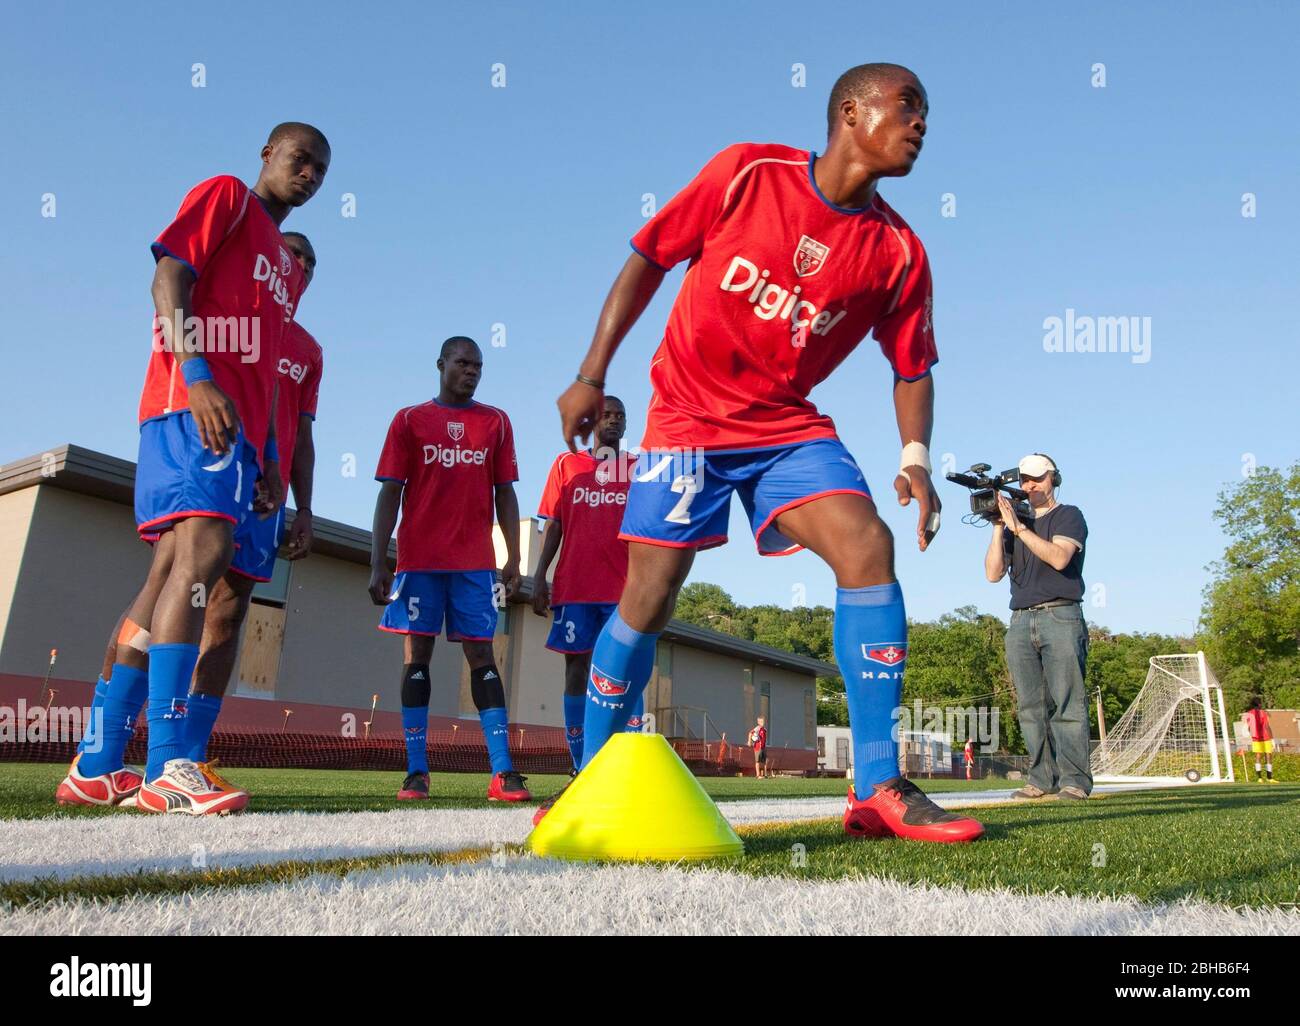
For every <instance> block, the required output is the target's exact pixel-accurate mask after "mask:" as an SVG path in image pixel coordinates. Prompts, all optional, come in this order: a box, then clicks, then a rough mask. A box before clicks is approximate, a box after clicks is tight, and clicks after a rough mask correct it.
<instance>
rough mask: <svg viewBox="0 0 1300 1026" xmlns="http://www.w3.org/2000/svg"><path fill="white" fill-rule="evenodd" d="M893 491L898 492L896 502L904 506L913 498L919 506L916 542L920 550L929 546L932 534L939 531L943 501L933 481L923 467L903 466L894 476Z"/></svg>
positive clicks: (932, 537)
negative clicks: (940, 499)
mask: <svg viewBox="0 0 1300 1026" xmlns="http://www.w3.org/2000/svg"><path fill="white" fill-rule="evenodd" d="M894 491H896V492H898V504H899V505H900V506H906V505H907V504H908V503H910V502H911V501H912V500H913V499H915V500H916V502H917V505H918V506H920V510H919V511H918V512H919V514H920V515H919V518H918V520H917V523H916V544H917V547H918V548H920V550H921V551H922V552H924V551H925V550H926V549H928V548H929V547H930V542H932V541H934V536H935V535H936V534H938V533H939V511H940V510H941V509H943V503H941V502H940V501H939V496H938V494H937V493H936V492H935V490H934V482H933V481H932V480H930V473H929V471H927V470H926V469H925V468H924V467H918V466H915V465H914V466H910V467H904V468H903V470H902V472H901V473H899V475H898V476H897V477H896V478H894Z"/></svg>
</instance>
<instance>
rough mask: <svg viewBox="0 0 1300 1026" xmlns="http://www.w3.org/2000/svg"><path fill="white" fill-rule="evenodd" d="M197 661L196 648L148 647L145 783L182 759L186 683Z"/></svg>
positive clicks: (177, 646)
mask: <svg viewBox="0 0 1300 1026" xmlns="http://www.w3.org/2000/svg"><path fill="white" fill-rule="evenodd" d="M198 661H199V646H198V645H186V644H169V645H150V646H149V713H148V716H149V764H148V766H147V767H146V768H145V777H144V778H145V780H146V781H154V780H157V779H158V778H159V777H160V776H162V773H163V769H164V768H165V766H166V765H167V763H168V762H169V761H170V760H172V759H184V758H185V757H186V756H185V714H186V709H187V707H188V701H187V700H188V696H189V693H190V680H191V678H193V676H194V667H195V665H196V664H197V663H198Z"/></svg>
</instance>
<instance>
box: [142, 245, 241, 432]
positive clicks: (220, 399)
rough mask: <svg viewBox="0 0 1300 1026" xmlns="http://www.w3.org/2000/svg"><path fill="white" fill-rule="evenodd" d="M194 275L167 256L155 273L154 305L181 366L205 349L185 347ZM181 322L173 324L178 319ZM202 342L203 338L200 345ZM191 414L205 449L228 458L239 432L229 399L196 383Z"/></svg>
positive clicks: (191, 390) (214, 387)
mask: <svg viewBox="0 0 1300 1026" xmlns="http://www.w3.org/2000/svg"><path fill="white" fill-rule="evenodd" d="M193 288H194V274H193V272H191V271H190V269H189V268H188V267H186V266H185V265H184V264H183V263H181V261H179V260H176V259H174V258H173V257H169V256H164V257H162V258H161V259H160V260H159V261H158V263H157V264H156V265H155V266H154V270H153V287H152V290H151V291H152V293H153V305H154V310H155V312H156V313H157V315H158V323H159V324H160V325H161V326H162V329H163V332H164V336H165V338H166V342H167V346H168V348H169V349H170V350H171V352H172V355H173V356H174V357H175V359H176V363H177V364H178V365H179V366H182V367H183V366H184V365H185V362H186V361H187V360H192V359H194V357H196V356H201V355H202V351H201V350H202V347H201V345H200V348H199V350H198V351H195V352H187V351H186V347H185V345H184V340H185V327H184V326H185V324H186V323H197V322H191V321H190V318H191V317H192V316H193V314H194V307H193V304H192V302H191V292H192V290H193ZM178 316H179V317H180V323H179V324H174V323H173V321H174V320H175V318H176V317H178ZM201 342H202V339H200V343H201ZM189 394H190V413H191V414H192V415H193V417H194V423H195V424H196V425H197V426H198V429H199V438H200V439H201V440H202V441H203V447H204V448H205V449H207V450H209V451H210V452H214V453H216V454H217V455H219V456H223V455H225V454H226V453H227V452H228V451H229V450H230V446H231V444H232V443H233V442H234V440H235V436H236V434H237V433H238V431H239V414H238V413H237V412H236V411H235V404H234V403H233V402H231V400H230V397H229V396H228V395H226V393H225V392H223V391H221V389H220V388H218V387H217V385H216V383H215V382H213V381H196V382H195V383H194V384H193V385H191V386H190V388H189Z"/></svg>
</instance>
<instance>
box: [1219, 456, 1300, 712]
mask: <svg viewBox="0 0 1300 1026" xmlns="http://www.w3.org/2000/svg"><path fill="white" fill-rule="evenodd" d="M1214 519H1215V520H1217V521H1218V522H1219V525H1220V526H1221V527H1222V528H1223V532H1224V534H1226V535H1227V536H1228V538H1229V543H1228V547H1227V548H1226V550H1225V551H1224V553H1223V558H1222V559H1220V560H1218V561H1217V562H1215V563H1212V564H1211V565H1210V567H1209V568H1208V569H1209V570H1210V571H1211V573H1212V575H1213V577H1212V580H1211V581H1210V583H1209V584H1208V585H1207V586H1206V589H1205V596H1204V598H1205V601H1204V604H1203V606H1202V609H1201V624H1202V629H1203V635H1202V645H1203V647H1204V649H1205V654H1206V657H1207V658H1208V659H1209V661H1210V665H1211V666H1212V667H1213V668H1214V672H1215V675H1216V676H1217V677H1218V678H1219V682H1220V683H1221V684H1222V685H1223V689H1224V697H1225V700H1226V702H1227V704H1228V707H1229V712H1230V713H1232V714H1235V713H1237V712H1240V711H1241V710H1242V709H1244V708H1245V707H1246V705H1247V704H1248V703H1249V701H1250V697H1251V696H1252V695H1254V694H1259V695H1261V696H1262V697H1263V699H1264V704H1265V705H1266V706H1272V707H1274V708H1277V707H1286V708H1296V707H1300V463H1296V464H1293V465H1292V466H1291V467H1290V469H1289V470H1286V471H1281V470H1276V469H1273V468H1271V467H1260V468H1258V469H1257V470H1256V472H1255V473H1254V474H1253V475H1252V476H1250V477H1247V478H1244V479H1243V480H1242V481H1239V482H1237V483H1236V484H1233V485H1230V486H1229V487H1227V488H1225V489H1224V490H1223V491H1221V492H1220V493H1219V496H1218V506H1217V507H1216V508H1215V511H1214Z"/></svg>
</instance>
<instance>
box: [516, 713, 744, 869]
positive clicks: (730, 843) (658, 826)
mask: <svg viewBox="0 0 1300 1026" xmlns="http://www.w3.org/2000/svg"><path fill="white" fill-rule="evenodd" d="M528 844H529V846H530V847H531V848H532V849H533V851H534V852H536V853H537V854H538V855H553V856H556V857H558V858H562V859H617V860H621V861H629V862H643V861H665V862H676V861H677V860H679V859H712V858H717V857H718V856H721V855H739V854H741V853H742V852H743V851H744V850H745V846H744V844H743V843H742V842H741V840H740V838H739V837H737V836H736V832H735V831H734V830H732V829H731V825H730V824H729V823H728V822H727V821H726V820H725V819H723V818H722V813H721V812H719V811H718V807H717V806H716V805H714V804H713V800H712V799H711V798H710V797H709V796H708V795H707V794H706V793H705V791H704V788H702V787H701V786H700V782H699V781H698V780H696V779H695V777H694V776H693V775H692V773H691V771H690V770H688V769H687V768H686V764H685V763H683V762H682V760H681V759H679V758H678V757H677V753H676V752H674V751H673V750H672V748H671V747H669V745H668V742H667V741H665V740H664V738H663V736H662V735H660V734H615V735H613V736H612V737H611V738H610V739H609V741H607V742H606V743H605V747H604V748H602V749H601V750H600V751H599V752H598V753H597V755H596V757H595V758H594V759H592V760H591V762H590V763H588V765H587V768H586V769H584V770H583V771H582V772H581V773H580V774H578V776H577V777H576V778H575V779H574V781H573V783H571V784H570V785H569V788H568V790H567V791H565V792H564V795H563V797H561V798H560V800H559V801H558V802H556V803H555V805H554V806H553V807H552V808H551V811H550V812H548V813H547V814H546V818H545V819H543V820H542V821H541V823H539V824H538V826H537V829H535V830H534V831H533V832H532V834H531V835H529V838H528Z"/></svg>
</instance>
